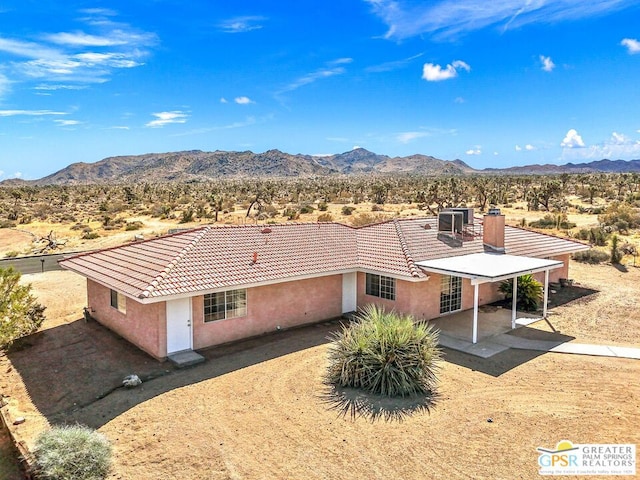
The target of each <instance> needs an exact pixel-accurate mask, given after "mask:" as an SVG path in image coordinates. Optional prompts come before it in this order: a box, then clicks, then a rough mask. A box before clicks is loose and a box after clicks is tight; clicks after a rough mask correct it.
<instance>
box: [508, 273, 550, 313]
mask: <svg viewBox="0 0 640 480" xmlns="http://www.w3.org/2000/svg"><path fill="white" fill-rule="evenodd" d="M499 290H500V292H502V293H504V295H505V298H506V299H507V300H509V299H512V298H513V279H512V278H510V279H509V280H505V281H504V282H502V283H500V287H499ZM517 296H518V298H517V307H518V308H519V309H521V310H524V311H525V312H534V311H535V310H536V309H537V308H538V303H539V302H540V300H542V296H543V288H542V284H541V283H540V282H539V281H537V280H536V279H535V278H533V275H530V274H527V275H522V276H521V277H518V292H517Z"/></svg>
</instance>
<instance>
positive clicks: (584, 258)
mask: <svg viewBox="0 0 640 480" xmlns="http://www.w3.org/2000/svg"><path fill="white" fill-rule="evenodd" d="M572 258H573V259H574V260H575V261H576V262H581V263H592V264H597V263H602V262H606V261H607V260H609V255H607V253H606V252H603V251H602V250H596V249H595V248H590V249H589V250H585V251H584V252H576V253H574V254H573V256H572Z"/></svg>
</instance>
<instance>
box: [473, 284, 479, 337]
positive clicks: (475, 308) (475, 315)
mask: <svg viewBox="0 0 640 480" xmlns="http://www.w3.org/2000/svg"><path fill="white" fill-rule="evenodd" d="M473 343H478V284H477V283H476V284H475V285H474V286H473Z"/></svg>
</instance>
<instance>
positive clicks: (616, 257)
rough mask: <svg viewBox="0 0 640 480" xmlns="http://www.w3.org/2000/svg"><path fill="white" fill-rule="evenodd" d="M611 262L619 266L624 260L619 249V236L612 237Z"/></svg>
mask: <svg viewBox="0 0 640 480" xmlns="http://www.w3.org/2000/svg"><path fill="white" fill-rule="evenodd" d="M609 260H610V261H611V263H612V264H618V263H620V260H622V252H621V251H620V249H619V248H618V236H617V235H613V236H612V237H611V250H610V253H609Z"/></svg>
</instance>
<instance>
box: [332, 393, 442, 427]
mask: <svg viewBox="0 0 640 480" xmlns="http://www.w3.org/2000/svg"><path fill="white" fill-rule="evenodd" d="M320 398H321V400H322V401H324V402H325V403H326V404H327V405H328V407H329V408H330V409H332V410H335V411H337V412H338V414H339V415H341V416H343V417H347V416H349V417H351V419H352V420H355V419H356V418H360V417H362V418H366V419H368V420H371V421H372V422H373V421H375V420H386V421H392V420H395V421H399V422H400V421H402V420H404V419H405V418H407V417H410V416H411V415H413V414H416V413H424V412H427V413H430V412H431V409H432V408H434V407H435V405H436V403H437V401H438V399H439V396H438V394H437V393H435V392H434V393H432V394H430V395H411V396H408V397H386V396H383V395H375V394H372V393H367V392H364V391H362V390H359V389H356V388H346V387H339V386H336V385H331V384H327V385H326V391H325V392H324V394H323V395H321V397H320Z"/></svg>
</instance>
